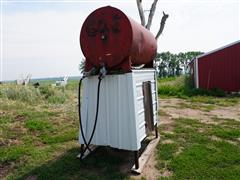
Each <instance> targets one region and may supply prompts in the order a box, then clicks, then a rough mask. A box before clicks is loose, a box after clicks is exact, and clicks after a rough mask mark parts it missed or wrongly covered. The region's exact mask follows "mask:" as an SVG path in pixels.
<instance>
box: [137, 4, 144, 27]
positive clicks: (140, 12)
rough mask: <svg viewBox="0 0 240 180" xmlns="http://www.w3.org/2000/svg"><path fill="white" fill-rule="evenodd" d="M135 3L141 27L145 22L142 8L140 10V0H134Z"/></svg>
mask: <svg viewBox="0 0 240 180" xmlns="http://www.w3.org/2000/svg"><path fill="white" fill-rule="evenodd" d="M136 1H137V7H138V12H139V16H140V19H141V24H142V26H145V23H146V22H145V16H144V12H143V8H142V0H136Z"/></svg>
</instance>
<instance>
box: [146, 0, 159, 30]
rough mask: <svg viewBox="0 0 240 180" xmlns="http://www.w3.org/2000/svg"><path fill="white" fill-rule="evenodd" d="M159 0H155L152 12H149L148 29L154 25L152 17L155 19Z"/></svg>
mask: <svg viewBox="0 0 240 180" xmlns="http://www.w3.org/2000/svg"><path fill="white" fill-rule="evenodd" d="M157 2H158V0H154V1H153V3H152V6H151V9H150V12H149V15H148V22H147V25H146V28H147V29H148V30H149V29H150V27H151V25H152V19H153V16H154V13H155V10H156V6H157Z"/></svg>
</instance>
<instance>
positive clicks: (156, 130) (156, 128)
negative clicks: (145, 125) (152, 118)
mask: <svg viewBox="0 0 240 180" xmlns="http://www.w3.org/2000/svg"><path fill="white" fill-rule="evenodd" d="M155 136H156V139H157V138H158V127H157V123H156V124H155Z"/></svg>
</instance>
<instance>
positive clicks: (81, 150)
mask: <svg viewBox="0 0 240 180" xmlns="http://www.w3.org/2000/svg"><path fill="white" fill-rule="evenodd" d="M83 155H84V144H81V147H80V159H82V157H83Z"/></svg>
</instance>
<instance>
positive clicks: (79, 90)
mask: <svg viewBox="0 0 240 180" xmlns="http://www.w3.org/2000/svg"><path fill="white" fill-rule="evenodd" d="M83 79H84V77H82V78H81V79H80V81H79V84H78V117H79V126H80V131H81V134H82V137H83V141H84V144H85V145H87V141H86V138H85V135H84V133H83V126H82V119H81V85H82V80H83ZM86 148H87V149H88V150H89V151H90V152H91V149H90V148H89V147H88V146H87V147H86Z"/></svg>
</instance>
